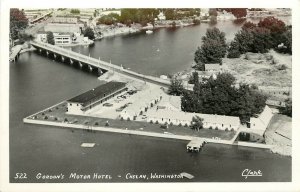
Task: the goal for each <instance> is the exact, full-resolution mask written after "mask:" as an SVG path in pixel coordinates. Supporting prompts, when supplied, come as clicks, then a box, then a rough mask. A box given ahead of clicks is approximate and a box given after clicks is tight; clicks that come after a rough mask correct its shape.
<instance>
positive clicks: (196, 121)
mask: <svg viewBox="0 0 300 192" xmlns="http://www.w3.org/2000/svg"><path fill="white" fill-rule="evenodd" d="M203 120H204V119H203V118H201V117H199V116H197V115H196V116H194V117H193V118H192V125H191V128H192V129H194V130H197V131H199V130H200V129H202V128H203Z"/></svg>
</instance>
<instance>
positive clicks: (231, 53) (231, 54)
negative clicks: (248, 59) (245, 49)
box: [227, 41, 241, 58]
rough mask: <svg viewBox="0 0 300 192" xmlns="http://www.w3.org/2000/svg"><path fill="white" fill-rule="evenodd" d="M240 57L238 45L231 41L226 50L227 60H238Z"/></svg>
mask: <svg viewBox="0 0 300 192" xmlns="http://www.w3.org/2000/svg"><path fill="white" fill-rule="evenodd" d="M240 56H241V53H240V47H239V44H238V43H237V42H236V41H232V42H231V43H230V46H229V48H228V55H227V57H228V58H239V57H240Z"/></svg>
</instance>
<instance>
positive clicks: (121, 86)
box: [67, 81, 127, 114]
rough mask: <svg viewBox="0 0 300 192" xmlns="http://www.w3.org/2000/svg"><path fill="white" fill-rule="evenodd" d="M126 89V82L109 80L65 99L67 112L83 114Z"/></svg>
mask: <svg viewBox="0 0 300 192" xmlns="http://www.w3.org/2000/svg"><path fill="white" fill-rule="evenodd" d="M125 90H127V88H126V83H123V82H115V81H111V82H108V83H106V84H103V85H100V86H98V87H96V88H94V89H92V90H89V91H87V92H84V93H82V94H80V95H78V96H76V97H73V98H71V99H69V100H67V103H68V113H71V114H83V113H84V112H86V111H87V110H89V109H92V108H93V107H95V106H97V105H99V104H102V103H103V102H105V101H107V100H109V99H111V98H113V97H114V96H116V95H118V94H120V93H122V92H123V91H125Z"/></svg>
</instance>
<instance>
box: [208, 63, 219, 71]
mask: <svg viewBox="0 0 300 192" xmlns="http://www.w3.org/2000/svg"><path fill="white" fill-rule="evenodd" d="M220 70H221V66H220V64H205V71H208V72H219V71H220Z"/></svg>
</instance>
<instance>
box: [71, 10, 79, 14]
mask: <svg viewBox="0 0 300 192" xmlns="http://www.w3.org/2000/svg"><path fill="white" fill-rule="evenodd" d="M70 13H72V14H76V15H79V14H80V10H79V9H71V11H70Z"/></svg>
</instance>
